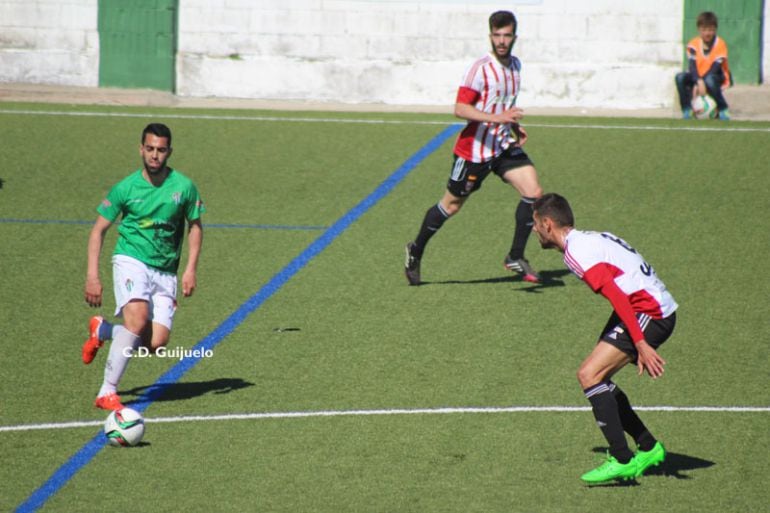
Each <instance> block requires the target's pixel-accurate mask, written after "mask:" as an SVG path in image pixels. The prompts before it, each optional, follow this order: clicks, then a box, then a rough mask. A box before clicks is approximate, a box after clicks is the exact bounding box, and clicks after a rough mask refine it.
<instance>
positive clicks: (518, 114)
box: [495, 107, 524, 124]
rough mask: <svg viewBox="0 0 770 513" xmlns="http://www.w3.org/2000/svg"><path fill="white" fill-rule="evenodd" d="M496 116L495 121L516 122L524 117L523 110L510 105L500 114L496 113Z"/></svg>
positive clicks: (501, 122)
mask: <svg viewBox="0 0 770 513" xmlns="http://www.w3.org/2000/svg"><path fill="white" fill-rule="evenodd" d="M496 117H497V119H496V121H495V122H496V123H500V124H503V123H517V122H518V121H519V120H520V119H521V118H523V117H524V111H523V110H521V109H520V108H518V107H511V108H510V109H507V110H504V111H503V112H501V113H500V114H496Z"/></svg>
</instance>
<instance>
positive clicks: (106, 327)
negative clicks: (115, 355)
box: [82, 315, 113, 365]
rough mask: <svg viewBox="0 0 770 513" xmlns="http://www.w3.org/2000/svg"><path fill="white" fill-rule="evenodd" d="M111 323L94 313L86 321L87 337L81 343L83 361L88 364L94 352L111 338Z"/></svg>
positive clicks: (92, 359)
mask: <svg viewBox="0 0 770 513" xmlns="http://www.w3.org/2000/svg"><path fill="white" fill-rule="evenodd" d="M112 328H113V325H112V324H111V323H109V322H107V320H106V319H105V318H104V317H102V316H101V315H94V316H93V317H91V319H89V321H88V339H87V340H86V341H85V343H84V344H83V349H82V357H83V363H85V364H86V365H88V364H89V363H91V362H92V361H94V358H95V357H96V353H97V352H98V351H99V349H100V348H101V347H102V346H103V345H104V341H105V340H111V339H112Z"/></svg>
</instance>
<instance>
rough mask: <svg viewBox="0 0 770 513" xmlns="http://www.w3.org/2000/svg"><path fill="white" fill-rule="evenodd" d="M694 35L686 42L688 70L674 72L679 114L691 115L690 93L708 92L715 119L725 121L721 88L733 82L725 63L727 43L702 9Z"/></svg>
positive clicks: (727, 114) (711, 15) (710, 15)
mask: <svg viewBox="0 0 770 513" xmlns="http://www.w3.org/2000/svg"><path fill="white" fill-rule="evenodd" d="M696 23H697V26H698V36H697V37H694V38H692V39H691V40H690V42H689V43H687V61H688V70H687V71H683V72H681V73H678V74H677V75H676V88H677V90H678V91H679V104H680V105H681V107H682V118H683V119H690V118H692V116H693V112H692V107H691V103H692V98H693V94H697V95H698V96H703V95H706V94H708V95H709V96H711V97H712V98H714V101H715V102H716V104H717V111H718V117H719V119H721V120H723V121H728V120H729V119H730V112H729V111H728V109H727V101H726V100H725V97H724V95H723V94H722V91H724V90H725V89H727V88H728V87H730V86H731V85H733V77H732V75H731V74H730V67H729V66H728V65H727V43H725V41H724V39H722V38H721V37H719V36H717V26H718V25H719V22H718V20H717V16H716V14H714V13H713V12H709V11H706V12H702V13H700V14H699V15H698V18H697V22H696Z"/></svg>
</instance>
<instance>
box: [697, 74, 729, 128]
mask: <svg viewBox="0 0 770 513" xmlns="http://www.w3.org/2000/svg"><path fill="white" fill-rule="evenodd" d="M724 81H725V76H724V74H723V73H722V72H721V69H720V71H719V72H718V73H706V76H705V77H703V82H704V83H705V84H706V91H708V93H709V95H710V96H711V97H712V98H714V101H715V102H716V104H717V110H718V111H719V114H722V113H723V112H724V113H726V114H727V112H728V110H727V100H725V95H724V94H723V93H722V84H723V83H724ZM720 119H729V114H727V115H726V116H720Z"/></svg>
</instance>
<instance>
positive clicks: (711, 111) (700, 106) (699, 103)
mask: <svg viewBox="0 0 770 513" xmlns="http://www.w3.org/2000/svg"><path fill="white" fill-rule="evenodd" d="M692 111H693V113H694V114H695V117H696V118H697V119H714V118H715V117H717V102H716V101H714V98H712V97H711V96H709V95H707V94H705V95H703V96H696V97H695V98H693V99H692Z"/></svg>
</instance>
